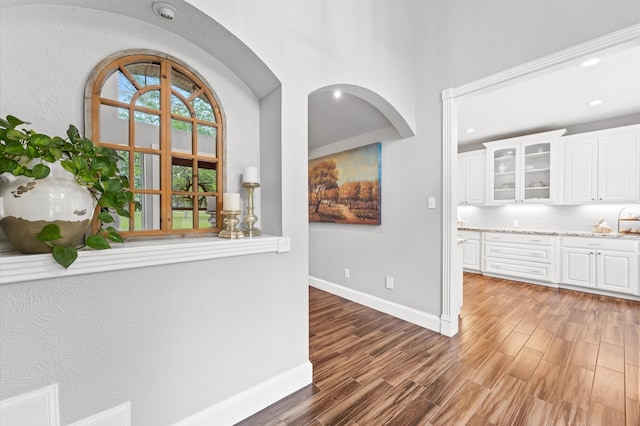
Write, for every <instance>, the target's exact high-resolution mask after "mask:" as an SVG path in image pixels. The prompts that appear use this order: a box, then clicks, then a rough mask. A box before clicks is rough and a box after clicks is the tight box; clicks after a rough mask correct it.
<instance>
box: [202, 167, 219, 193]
mask: <svg viewBox="0 0 640 426" xmlns="http://www.w3.org/2000/svg"><path fill="white" fill-rule="evenodd" d="M214 167H215V165H214V164H212V163H204V162H202V161H200V162H199V163H198V192H216V188H217V183H216V171H215V169H214Z"/></svg>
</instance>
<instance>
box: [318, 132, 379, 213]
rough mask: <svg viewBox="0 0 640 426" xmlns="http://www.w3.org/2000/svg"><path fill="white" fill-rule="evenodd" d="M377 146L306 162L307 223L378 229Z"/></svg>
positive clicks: (375, 144)
mask: <svg viewBox="0 0 640 426" xmlns="http://www.w3.org/2000/svg"><path fill="white" fill-rule="evenodd" d="M380 174H381V144H380V142H377V143H374V144H371V145H366V146H363V147H360V148H355V149H351V150H348V151H343V152H339V153H336V154H331V155H328V156H325V157H320V158H314V159H312V160H309V221H310V222H334V223H350V224H369V225H380V223H381V214H380V201H381V200H380Z"/></svg>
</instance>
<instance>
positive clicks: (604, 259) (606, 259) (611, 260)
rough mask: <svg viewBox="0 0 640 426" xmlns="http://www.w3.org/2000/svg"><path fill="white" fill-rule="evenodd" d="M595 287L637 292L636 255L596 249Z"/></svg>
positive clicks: (622, 291) (629, 292) (630, 292)
mask: <svg viewBox="0 0 640 426" xmlns="http://www.w3.org/2000/svg"><path fill="white" fill-rule="evenodd" d="M596 259H597V262H596V263H597V264H596V270H597V283H598V284H597V287H598V288H601V289H603V290H611V291H616V292H621V293H628V294H638V286H639V285H640V284H639V283H638V255H637V254H636V253H625V252H615V251H598V252H597V255H596Z"/></svg>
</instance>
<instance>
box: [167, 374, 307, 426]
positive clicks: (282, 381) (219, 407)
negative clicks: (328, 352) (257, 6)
mask: <svg viewBox="0 0 640 426" xmlns="http://www.w3.org/2000/svg"><path fill="white" fill-rule="evenodd" d="M312 381H313V366H312V365H311V362H309V361H307V362H305V363H303V364H301V365H299V366H297V367H295V368H292V369H291V370H288V371H285V372H284V373H282V374H279V375H277V376H275V377H272V378H270V379H268V380H266V381H264V382H262V383H259V384H257V385H256V386H253V387H252V388H249V389H247V390H245V391H242V392H240V393H239V394H236V395H234V396H232V397H230V398H227V399H225V400H224V401H221V402H218V403H217V404H215V405H213V406H211V407H209V408H206V409H205V410H203V411H200V412H198V413H196V414H194V415H192V416H189V417H187V418H186V419H184V420H181V421H179V422H178V423H174V425H173V426H209V425H217V426H226V425H229V426H231V425H234V424H236V423H238V422H239V421H241V420H244V419H246V418H247V417H249V416H251V415H253V414H255V413H257V412H258V411H260V410H262V409H264V408H266V407H268V406H269V405H271V404H273V403H274V402H276V401H279V400H280V399H282V398H284V397H286V396H287V395H290V394H292V393H293V392H295V391H297V390H300V389H302V388H303V387H305V386H307V385H310V384H311V383H312Z"/></svg>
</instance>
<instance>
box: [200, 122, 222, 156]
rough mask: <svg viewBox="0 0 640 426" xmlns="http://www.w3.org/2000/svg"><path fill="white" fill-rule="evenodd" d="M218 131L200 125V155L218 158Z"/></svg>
mask: <svg viewBox="0 0 640 426" xmlns="http://www.w3.org/2000/svg"><path fill="white" fill-rule="evenodd" d="M217 130H218V129H216V128H215V127H211V126H203V125H202V124H198V155H208V156H211V157H215V156H216V132H217Z"/></svg>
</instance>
